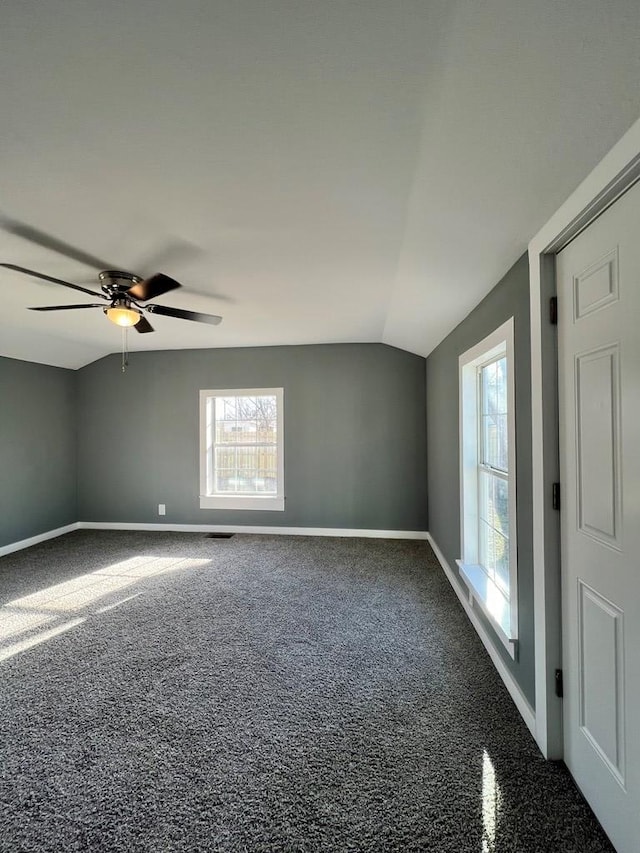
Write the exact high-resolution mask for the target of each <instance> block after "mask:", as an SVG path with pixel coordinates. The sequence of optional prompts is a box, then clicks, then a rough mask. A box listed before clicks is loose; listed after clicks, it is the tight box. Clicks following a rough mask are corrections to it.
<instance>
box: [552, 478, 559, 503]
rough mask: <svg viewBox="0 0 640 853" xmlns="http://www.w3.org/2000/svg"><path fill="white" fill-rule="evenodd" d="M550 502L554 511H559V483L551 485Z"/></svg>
mask: <svg viewBox="0 0 640 853" xmlns="http://www.w3.org/2000/svg"><path fill="white" fill-rule="evenodd" d="M551 502H552V504H553V508H554V509H560V483H554V484H553V491H552V492H551Z"/></svg>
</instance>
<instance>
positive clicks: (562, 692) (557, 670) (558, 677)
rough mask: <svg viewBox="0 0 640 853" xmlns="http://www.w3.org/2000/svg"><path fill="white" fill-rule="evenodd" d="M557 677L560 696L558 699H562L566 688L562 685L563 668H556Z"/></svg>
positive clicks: (557, 693)
mask: <svg viewBox="0 0 640 853" xmlns="http://www.w3.org/2000/svg"><path fill="white" fill-rule="evenodd" d="M555 678H556V696H557V697H558V699H562V697H563V696H564V688H563V685H562V670H561V669H556V674H555Z"/></svg>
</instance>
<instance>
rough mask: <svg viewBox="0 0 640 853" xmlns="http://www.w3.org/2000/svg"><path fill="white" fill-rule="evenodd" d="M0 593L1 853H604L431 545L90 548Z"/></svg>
mask: <svg viewBox="0 0 640 853" xmlns="http://www.w3.org/2000/svg"><path fill="white" fill-rule="evenodd" d="M0 591H1V593H2V595H1V599H2V604H3V607H2V609H1V610H0V614H1V619H2V622H1V623H0V624H1V628H0V634H2V635H3V640H2V642H3V646H2V651H0V655H3V656H4V659H3V660H1V661H0V679H1V690H0V737H1V739H2V743H1V756H0V850H2V851H11V853H17V852H18V851H30V853H32V851H55V853H61V852H62V851H64V852H65V853H66V851H208V850H212V851H418V850H420V851H442V853H449V851H451V853H454V851H455V853H467V851H469V853H533V851H541V853H542V851H544V853H546V851H554V853H555V852H556V851H557V852H558V853H596V851H609V850H611V848H610V846H609V845H608V843H607V841H606V839H605V837H604V836H603V834H602V832H601V830H600V829H599V827H598V825H597V823H596V822H595V820H594V819H593V817H592V815H591V813H590V811H589V809H588V807H587V806H586V804H585V803H584V801H583V800H582V798H581V796H580V795H579V793H578V792H577V791H576V789H575V787H574V785H573V783H572V781H571V779H570V777H569V776H568V774H567V772H566V770H565V769H564V768H563V766H562V765H555V764H551V763H548V762H545V761H544V760H543V759H542V758H541V756H540V754H539V752H538V750H537V748H536V746H535V744H534V742H533V740H532V738H531V736H530V735H529V732H528V731H527V729H526V727H525V725H524V724H523V722H522V721H521V719H520V717H519V716H518V713H517V711H516V710H515V708H514V706H513V704H512V702H511V699H510V698H509V696H508V694H507V692H506V690H505V689H504V687H503V685H502V682H501V681H500V679H499V677H498V676H497V674H496V673H495V670H494V669H493V666H492V664H491V662H490V661H489V658H488V657H487V655H486V653H485V651H484V649H483V648H482V646H481V644H480V642H479V640H478V639H477V637H476V636H475V634H474V632H473V630H472V628H471V627H470V625H469V623H468V621H467V617H466V615H465V614H464V612H463V611H462V609H461V608H460V606H459V604H458V602H457V599H456V598H455V596H454V594H453V592H452V591H451V589H450V587H449V585H448V582H447V580H446V578H445V577H444V576H443V574H442V572H441V570H440V569H439V568H438V567H437V564H436V561H435V559H434V557H433V555H432V554H431V551H430V550H429V548H428V546H427V545H425V544H424V543H417V542H402V541H388V540H365V539H317V538H297V537H258V536H249V535H243V536H235V537H234V538H233V539H230V540H226V541H225V540H221V541H216V540H211V539H207V538H205V537H204V536H198V535H194V534H167V533H159V534H154V533H121V532H98V531H78V532H76V533H72V534H69V535H68V536H65V537H62V538H60V539H57V540H52V541H50V542H48V543H44V544H42V545H40V546H37V547H35V548H32V549H30V550H28V551H22V552H18V553H16V554H13V555H10V556H8V557H4V558H3V559H2V560H0ZM55 631H58V632H59V633H57V634H54V632H55Z"/></svg>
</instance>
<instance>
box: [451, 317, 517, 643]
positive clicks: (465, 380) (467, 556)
mask: <svg viewBox="0 0 640 853" xmlns="http://www.w3.org/2000/svg"><path fill="white" fill-rule="evenodd" d="M503 353H506V356H507V366H508V369H507V413H508V418H507V437H508V444H509V450H508V454H509V459H508V465H509V475H508V476H509V597H508V598H507V597H506V596H505V595H504V593H503V592H502V590H501V589H500V588H499V586H498V585H497V584H496V583H495V582H494V581H493V580H492V578H490V577H489V575H488V574H487V572H486V571H485V569H484V568H483V567H482V566H481V565H479V558H478V523H479V521H478V488H477V480H478V460H479V452H480V451H479V447H478V436H479V430H478V404H479V393H478V379H477V377H478V368H479V367H481V366H482V365H483V364H486V363H487V362H490V361H493V360H494V359H495V358H496V357H497V356H498V355H501V354H503ZM458 368H459V391H460V435H459V440H460V543H461V548H462V556H461V558H460V559H459V560H456V563H457V564H458V567H459V570H460V576H461V577H462V579H463V581H464V582H465V584H466V585H467V587H468V589H469V602H470V604H471V605H472V606H478V607H479V608H480V609H481V610H482V612H483V613H484V615H485V616H486V617H487V619H488V620H489V622H490V623H491V626H492V627H493V629H494V631H495V632H496V634H497V636H498V637H499V639H500V641H501V642H502V644H503V645H504V647H505V648H506V649H507V651H508V653H509V655H510V656H511V657H512V658H515V655H516V649H517V640H518V564H517V561H518V543H517V527H516V435H515V420H516V419H515V380H514V372H515V362H514V335H513V317H510V318H509V319H508V320H507V321H506V323H503V324H502V325H501V326H500V327H499V328H497V329H496V330H495V331H494V332H492V333H491V334H490V335H488V336H487V337H486V338H485V339H484V340H482V341H480V342H479V343H478V344H476V345H475V346H473V347H471V349H469V350H467V352H465V353H463V354H462V355H461V356H460V357H459V359H458ZM492 600H497V601H503V602H505V603H506V604H507V607H506V608H505V611H504V615H503V618H502V619H498V618H497V616H496V615H495V612H494V611H493V608H492V607H491V602H492Z"/></svg>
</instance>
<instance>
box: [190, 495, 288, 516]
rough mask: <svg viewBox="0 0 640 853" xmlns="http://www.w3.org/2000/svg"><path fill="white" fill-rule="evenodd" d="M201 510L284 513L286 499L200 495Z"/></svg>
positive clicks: (265, 496) (267, 496)
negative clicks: (246, 510) (247, 510)
mask: <svg viewBox="0 0 640 853" xmlns="http://www.w3.org/2000/svg"><path fill="white" fill-rule="evenodd" d="M200 509H249V510H272V511H275V512H284V498H283V497H276V496H274V495H264V496H261V495H246V496H245V495H200Z"/></svg>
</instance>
